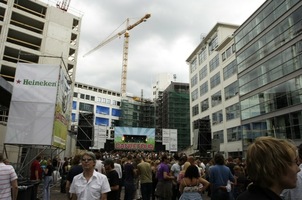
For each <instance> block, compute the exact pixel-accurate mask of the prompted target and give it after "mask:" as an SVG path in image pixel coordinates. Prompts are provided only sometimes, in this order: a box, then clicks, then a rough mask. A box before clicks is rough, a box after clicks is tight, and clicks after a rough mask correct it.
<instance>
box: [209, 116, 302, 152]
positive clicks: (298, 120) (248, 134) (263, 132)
mask: <svg viewBox="0 0 302 200" xmlns="http://www.w3.org/2000/svg"><path fill="white" fill-rule="evenodd" d="M260 136H272V137H276V138H290V139H295V140H297V139H302V111H297V112H292V113H288V114H285V115H281V116H275V117H272V118H269V119H266V120H265V121H259V122H253V123H250V124H244V125H241V126H236V127H232V128H228V129H227V141H228V142H233V141H239V140H242V139H243V146H248V145H249V144H250V143H251V142H252V141H253V140H254V139H255V138H257V137H260ZM213 138H214V139H217V140H219V142H220V143H224V134H223V130H219V131H216V132H213Z"/></svg>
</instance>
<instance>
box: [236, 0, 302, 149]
mask: <svg viewBox="0 0 302 200" xmlns="http://www.w3.org/2000/svg"><path fill="white" fill-rule="evenodd" d="M301 13H302V2H301V1H299V0H287V1H281V0H278V1H272V0H269V1H266V2H265V3H264V4H263V5H262V6H261V7H260V8H259V9H257V11H256V12H254V13H253V14H252V15H251V16H250V17H249V18H248V19H247V20H246V21H245V22H244V23H243V24H242V25H241V26H240V27H239V28H238V29H237V30H236V31H235V34H234V35H235V37H234V38H235V46H236V52H237V53H236V54H237V65H238V83H239V94H240V108H241V110H240V113H241V123H242V125H241V126H242V129H241V132H242V137H243V150H244V151H245V150H246V148H247V146H248V145H249V144H250V143H251V142H252V141H253V140H254V139H255V138H256V137H259V136H273V137H277V138H287V139H292V140H293V141H294V142H296V144H297V145H298V144H300V143H301V142H302V54H301V52H302V34H301V33H302V23H301V21H302V15H301Z"/></svg>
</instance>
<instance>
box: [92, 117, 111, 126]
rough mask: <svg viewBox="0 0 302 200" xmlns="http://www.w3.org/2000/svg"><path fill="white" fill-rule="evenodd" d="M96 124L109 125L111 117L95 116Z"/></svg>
mask: <svg viewBox="0 0 302 200" xmlns="http://www.w3.org/2000/svg"><path fill="white" fill-rule="evenodd" d="M95 125H99V126H109V119H107V118H102V117H96V118H95Z"/></svg>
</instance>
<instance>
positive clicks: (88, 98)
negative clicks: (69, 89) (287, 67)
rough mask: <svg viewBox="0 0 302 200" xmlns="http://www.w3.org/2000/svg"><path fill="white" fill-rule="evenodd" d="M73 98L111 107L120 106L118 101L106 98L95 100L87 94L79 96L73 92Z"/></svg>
mask: <svg viewBox="0 0 302 200" xmlns="http://www.w3.org/2000/svg"><path fill="white" fill-rule="evenodd" d="M73 97H75V98H78V97H80V99H85V100H89V101H95V102H100V103H104V104H111V105H116V106H120V105H121V102H120V101H116V100H111V99H106V98H102V97H96V98H95V96H93V95H89V94H82V93H80V94H79V93H77V92H74V93H73Z"/></svg>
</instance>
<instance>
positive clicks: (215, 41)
mask: <svg viewBox="0 0 302 200" xmlns="http://www.w3.org/2000/svg"><path fill="white" fill-rule="evenodd" d="M217 46H218V37H217V35H216V36H215V37H214V38H213V39H212V40H211V41H210V43H209V54H211V53H212V52H213V51H214V49H215V48H216V47H217Z"/></svg>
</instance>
